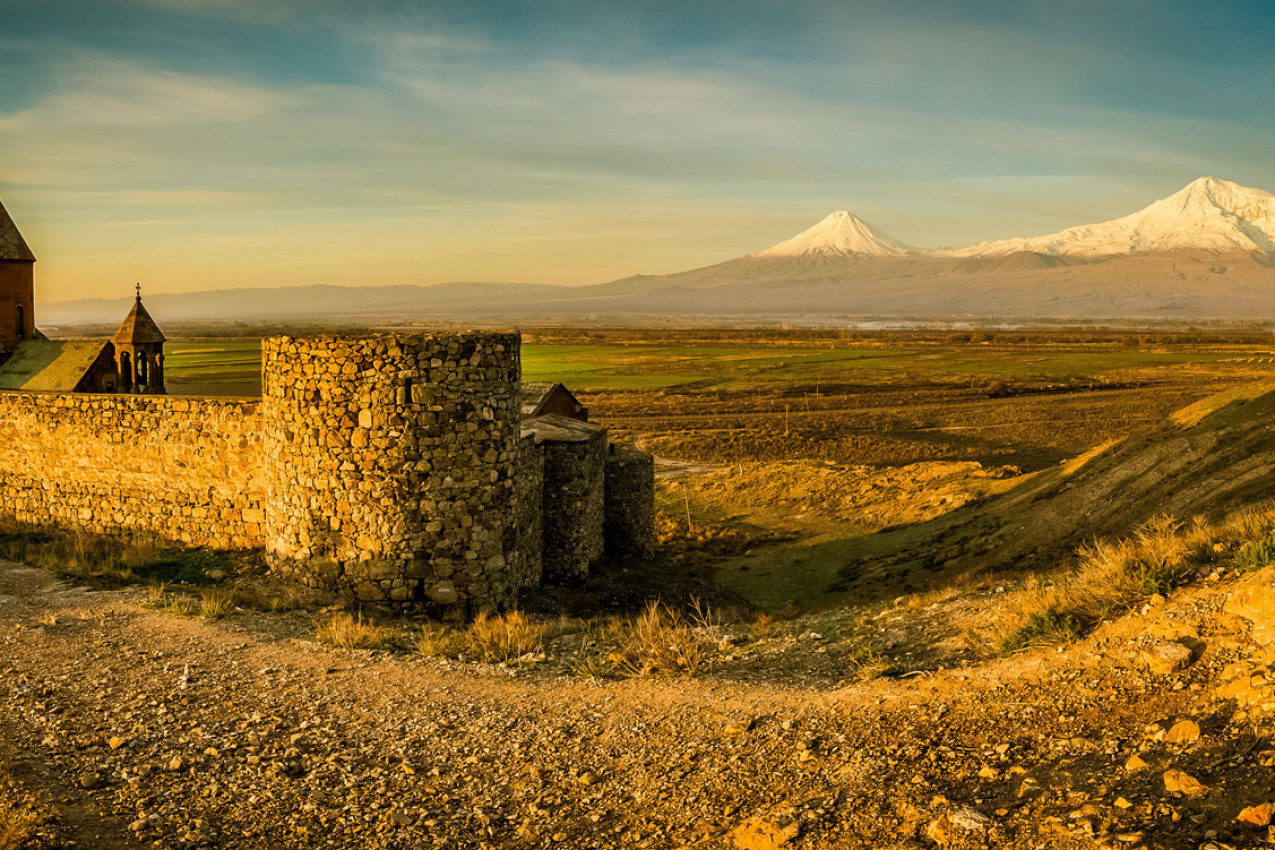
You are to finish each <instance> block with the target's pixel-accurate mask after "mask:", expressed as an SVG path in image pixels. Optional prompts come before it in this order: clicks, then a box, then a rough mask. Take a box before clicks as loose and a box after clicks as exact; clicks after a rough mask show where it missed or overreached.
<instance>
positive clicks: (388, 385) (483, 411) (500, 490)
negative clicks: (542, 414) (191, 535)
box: [262, 333, 522, 610]
mask: <svg viewBox="0 0 1275 850" xmlns="http://www.w3.org/2000/svg"><path fill="white" fill-rule="evenodd" d="M519 352H520V349H519V338H518V336H517V335H516V334H495V333H440V334H431V335H422V336H384V337H330V336H324V337H308V338H304V339H293V338H289V337H278V338H275V339H270V340H266V341H265V343H264V345H263V352H262V353H263V358H264V374H263V387H262V395H263V403H264V411H265V434H266V467H265V468H266V480H267V499H266V516H267V522H268V525H269V528H270V534H269V539H268V540H267V542H266V551H267V557H268V558H269V559H270V561H271V563H272V565H273V566H274V567H275V569H276V570H278V571H279V572H281V573H284V574H288V575H292V576H295V577H297V578H299V579H300V580H302V581H304V582H307V583H310V584H315V585H320V586H327V587H331V588H336V589H341V590H346V591H349V592H350V593H352V594H353V595H354V596H355V597H356V598H358V599H363V600H368V601H376V602H386V603H396V604H404V605H406V604H428V603H429V602H435V603H438V604H441V605H450V604H461V605H463V606H465V607H466V608H468V609H470V610H478V609H484V608H493V607H504V606H506V605H509V604H512V603H513V602H514V601H515V600H516V598H517V583H518V582H517V580H516V579H515V578H514V577H515V576H517V575H519V573H520V572H521V570H522V565H521V564H518V563H511V562H510V560H511V559H513V560H514V561H516V560H517V558H518V555H517V552H518V547H517V545H516V544H517V527H516V517H517V496H516V494H515V491H514V479H513V476H514V467H515V464H516V461H517V453H518V437H519V429H518V417H519V413H518V409H519V398H518V386H519V374H520V363H519Z"/></svg>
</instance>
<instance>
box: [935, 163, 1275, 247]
mask: <svg viewBox="0 0 1275 850" xmlns="http://www.w3.org/2000/svg"><path fill="white" fill-rule="evenodd" d="M1184 250H1206V251H1260V252H1262V253H1275V195H1271V194H1270V193H1269V192H1263V191H1262V190H1261V189H1249V188H1247V187H1245V186H1241V185H1239V184H1238V183H1232V182H1230V181H1229V180H1218V179H1217V178H1215V177H1201V178H1200V179H1198V180H1194V181H1192V182H1191V183H1188V184H1187V185H1186V187H1185V188H1183V189H1182V190H1181V191H1179V192H1176V193H1174V194H1172V195H1170V196H1169V197H1167V198H1164V199H1163V200H1159V201H1156V202H1155V203H1153V204H1151V205H1150V206H1149V207H1147V208H1145V209H1143V210H1139V211H1138V212H1136V213H1133V214H1132V215H1127V216H1125V217H1124V218H1117V219H1113V220H1111V221H1104V222H1102V223H1101V224H1083V225H1080V226H1079V227H1069V228H1067V229H1066V230H1063V231H1060V232H1058V233H1050V234H1048V235H1045V236H1033V237H1028V238H1021V239H1004V240H1001V241H998V242H981V243H979V244H977V245H970V246H968V247H965V248H957V249H955V250H952V251H936V252H934V253H935V254H936V255H939V256H948V257H989V256H1001V255H1004V254H1013V253H1016V252H1019V251H1031V252H1034V253H1038V254H1051V255H1070V256H1079V257H1107V256H1113V255H1119V254H1144V253H1156V252H1162V251H1184Z"/></svg>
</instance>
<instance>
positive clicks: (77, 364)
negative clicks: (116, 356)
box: [0, 339, 110, 393]
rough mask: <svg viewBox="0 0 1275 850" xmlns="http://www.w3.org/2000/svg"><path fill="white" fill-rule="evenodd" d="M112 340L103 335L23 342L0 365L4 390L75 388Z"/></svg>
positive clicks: (51, 390) (43, 390) (0, 376)
mask: <svg viewBox="0 0 1275 850" xmlns="http://www.w3.org/2000/svg"><path fill="white" fill-rule="evenodd" d="M109 344H110V343H108V342H104V341H102V340H100V339H77V340H62V341H45V342H20V343H18V348H17V350H16V351H14V352H13V354H12V355H10V356H9V359H8V360H6V361H4V364H3V365H0V390H34V391H39V392H62V393H69V392H73V391H74V390H75V388H76V387H77V386H78V385H79V383H80V381H81V380H82V379H83V378H84V376H85V375H86V374H87V373H88V371H89V369H91V368H92V367H93V364H94V363H96V362H97V358H98V357H99V356H100V355H101V354H102V349H103V348H105V347H106V346H107V345H109Z"/></svg>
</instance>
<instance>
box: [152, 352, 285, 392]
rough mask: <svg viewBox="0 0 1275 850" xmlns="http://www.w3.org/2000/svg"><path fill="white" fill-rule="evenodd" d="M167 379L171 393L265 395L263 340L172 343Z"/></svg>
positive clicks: (166, 359) (166, 355)
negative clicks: (262, 390) (263, 393)
mask: <svg viewBox="0 0 1275 850" xmlns="http://www.w3.org/2000/svg"><path fill="white" fill-rule="evenodd" d="M164 381H165V383H166V385H167V387H168V392H169V394H171V395H219V396H254V395H261V340H258V339H247V340H244V339H233V340H225V341H218V342H180V341H178V342H169V343H168V345H167V346H165V351H164Z"/></svg>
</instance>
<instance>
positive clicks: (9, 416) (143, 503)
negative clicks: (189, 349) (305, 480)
mask: <svg viewBox="0 0 1275 850" xmlns="http://www.w3.org/2000/svg"><path fill="white" fill-rule="evenodd" d="M258 408H259V404H258V403H257V402H256V401H246V400H232V399H208V398H186V397H180V396H176V397H174V396H137V395H63V394H56V393H23V392H4V393H0V469H2V470H3V473H0V514H5V515H8V516H11V517H14V518H16V519H19V520H22V521H25V522H31V523H49V522H50V521H51V522H53V523H55V524H58V525H63V526H68V527H73V528H81V529H85V530H87V531H95V532H103V533H118V532H131V533H135V532H142V533H148V532H153V533H155V534H159V535H161V536H163V537H165V538H168V539H171V540H175V541H180V542H182V543H185V544H188V545H192V546H209V547H215V548H218V549H237V548H251V547H256V546H260V545H262V544H263V543H264V541H265V533H264V526H263V523H264V521H265V513H264V510H263V500H264V497H265V481H264V479H263V477H262V475H261V472H260V470H261V468H262V458H263V439H262V429H261V427H260V415H259V412H258Z"/></svg>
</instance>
